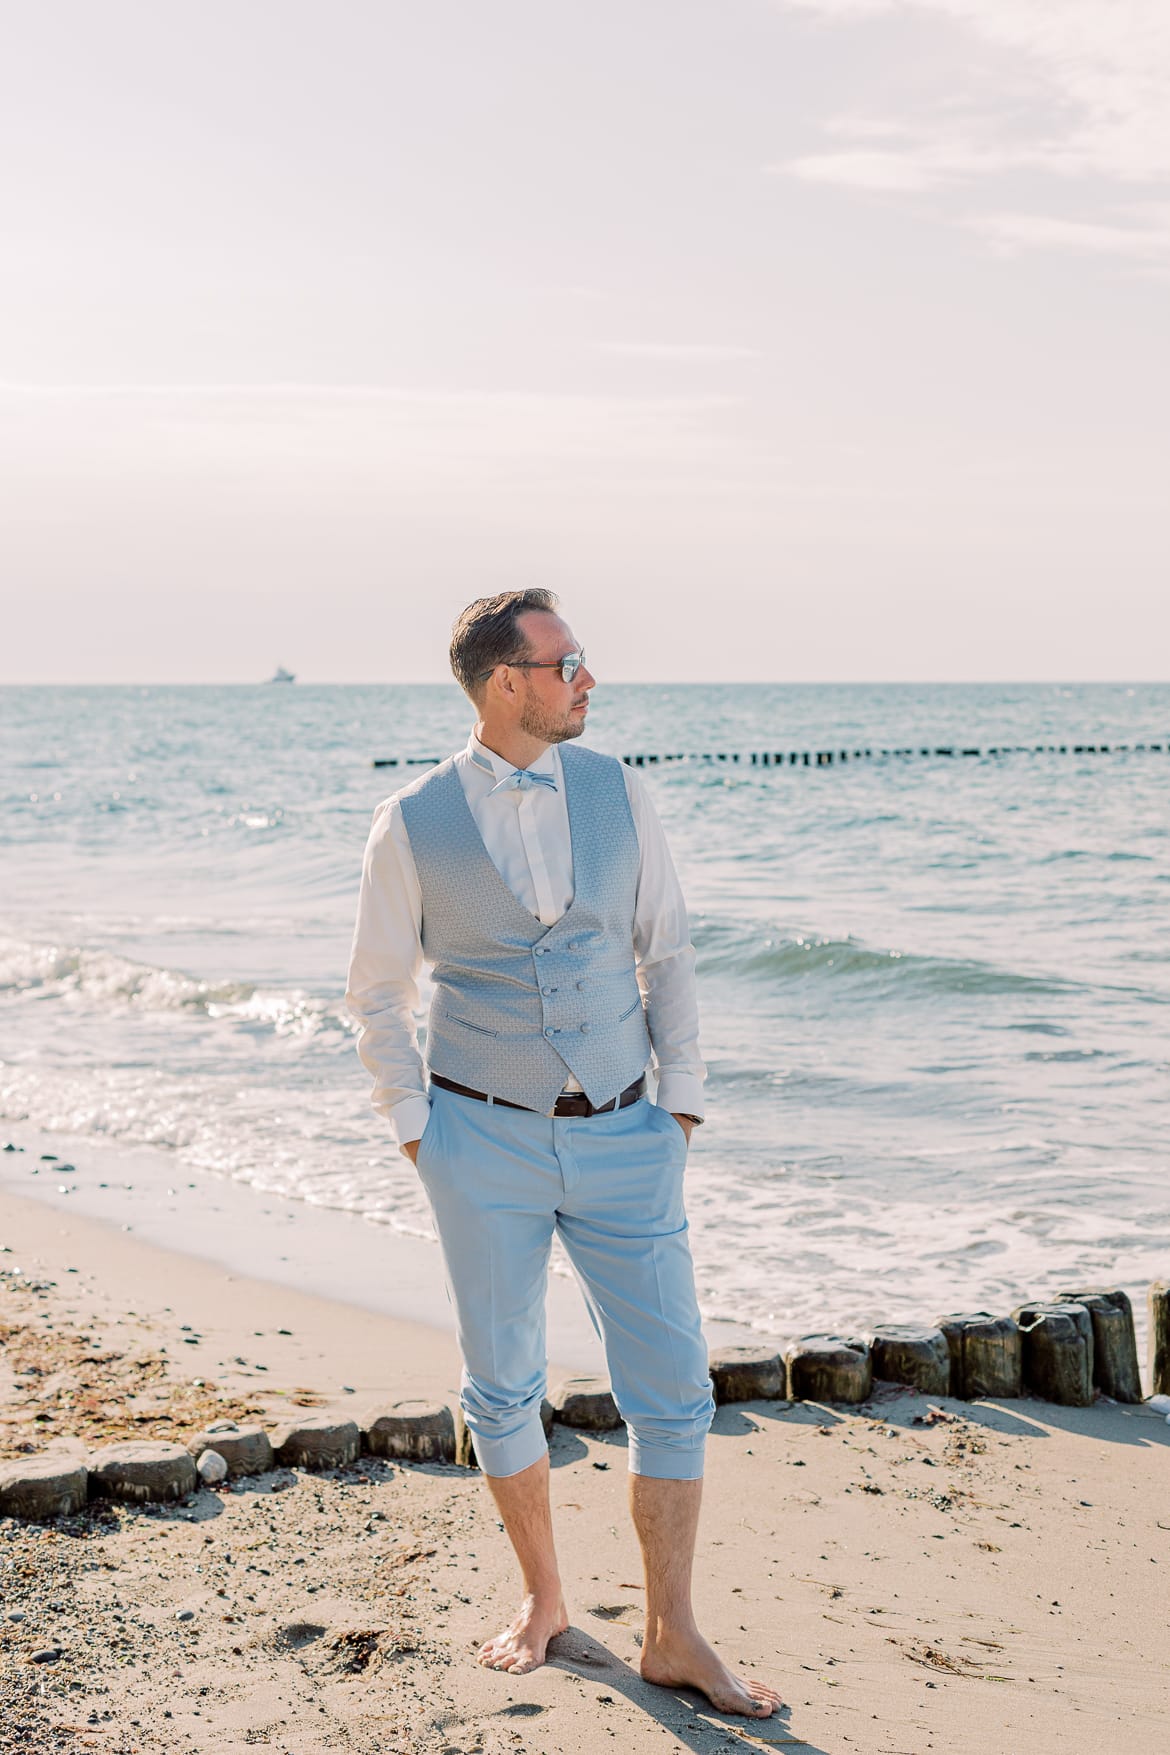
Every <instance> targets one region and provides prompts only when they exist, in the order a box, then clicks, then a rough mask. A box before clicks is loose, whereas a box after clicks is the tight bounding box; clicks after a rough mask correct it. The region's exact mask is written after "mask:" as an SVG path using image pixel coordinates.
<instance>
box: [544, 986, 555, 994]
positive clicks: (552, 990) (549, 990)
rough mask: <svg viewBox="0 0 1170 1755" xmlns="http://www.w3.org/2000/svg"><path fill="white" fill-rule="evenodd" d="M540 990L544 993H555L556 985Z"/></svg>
mask: <svg viewBox="0 0 1170 1755" xmlns="http://www.w3.org/2000/svg"><path fill="white" fill-rule="evenodd" d="M540 991H541V992H542V993H555V992H556V988H555V987H542V988H541V990H540Z"/></svg>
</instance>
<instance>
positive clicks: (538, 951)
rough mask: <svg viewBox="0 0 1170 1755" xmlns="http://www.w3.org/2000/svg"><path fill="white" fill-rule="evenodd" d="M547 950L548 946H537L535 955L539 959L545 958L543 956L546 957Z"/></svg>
mask: <svg viewBox="0 0 1170 1755" xmlns="http://www.w3.org/2000/svg"><path fill="white" fill-rule="evenodd" d="M547 949H548V946H547V945H537V947H536V953H535V954H536V955H537V956H538V957H543V956H544V953H545V951H546V950H547Z"/></svg>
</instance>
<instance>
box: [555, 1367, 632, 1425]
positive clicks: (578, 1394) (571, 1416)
mask: <svg viewBox="0 0 1170 1755" xmlns="http://www.w3.org/2000/svg"><path fill="white" fill-rule="evenodd" d="M552 1405H553V1407H554V1409H555V1410H556V1416H557V1419H558V1420H559V1421H560V1423H561V1425H562V1426H576V1427H578V1428H580V1429H581V1430H582V1431H586V1432H613V1431H615V1430H616V1429H617V1427H619V1426H621V1425H623V1424H624V1422H623V1420H622V1417H621V1415H620V1414H619V1413H618V1410H617V1403H616V1402H615V1401H614V1399H613V1391H612V1390H611V1389H610V1387H609V1383H608V1381H607V1380H606V1379H605V1378H604V1377H566V1379H565V1381H564V1382H563V1383H561V1384H558V1386H557V1388H556V1389H554V1390H553V1393H552Z"/></svg>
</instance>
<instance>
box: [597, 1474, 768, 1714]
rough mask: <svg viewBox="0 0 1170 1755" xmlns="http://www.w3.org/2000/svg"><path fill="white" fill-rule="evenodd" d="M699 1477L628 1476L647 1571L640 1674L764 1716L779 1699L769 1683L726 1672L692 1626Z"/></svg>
mask: <svg viewBox="0 0 1170 1755" xmlns="http://www.w3.org/2000/svg"><path fill="white" fill-rule="evenodd" d="M702 1497H703V1483H702V1481H656V1480H652V1479H651V1478H650V1477H649V1476H648V1475H631V1476H630V1514H631V1516H632V1517H633V1519H634V1528H635V1529H636V1530H637V1532H638V1540H639V1541H640V1542H641V1544H642V1564H643V1566H644V1567H645V1571H646V1633H645V1637H644V1639H643V1643H642V1665H641V1669H642V1676H643V1679H644V1680H645V1681H647V1682H657V1683H658V1684H660V1685H661V1686H662V1687H668V1688H669V1687H675V1688H678V1687H688V1688H697V1689H698V1690H699V1692H700V1693H701V1694H705V1695H706V1696H707V1699H708V1700H709V1701H710V1702H711V1705H712V1706H713V1707H715V1709H716V1711H718V1712H738V1713H743V1714H745V1715H746V1716H747V1717H748V1718H767V1717H768V1716H769V1714H770V1713H772V1712H774V1711H775V1710H776V1708H777V1707H778V1706H782V1705H783V1701H782V1700H781V1698H780V1696H779V1694H777V1692H776V1690H775V1689H774V1688H769V1687H767V1686H766V1685H765V1684H764V1683H763V1682H753V1681H749V1680H748V1679H747V1678H746V1677H741V1676H736V1675H733V1674H732V1672H731V1671H730V1670H729V1669H728V1668H727V1665H726V1664H725V1663H724V1662H723V1660H722V1659H721V1658H719V1657H717V1656H716V1654H715V1653H714V1652H713V1651H712V1649H711V1647H710V1646H709V1645H708V1644H707V1641H706V1640H705V1639H704V1638H703V1636H702V1634H701V1633H700V1632H699V1629H698V1627H697V1626H696V1625H695V1616H694V1611H693V1609H692V1608H691V1565H692V1562H693V1560H694V1554H695V1536H696V1534H697V1532H698V1527H699V1504H700V1501H701V1500H702Z"/></svg>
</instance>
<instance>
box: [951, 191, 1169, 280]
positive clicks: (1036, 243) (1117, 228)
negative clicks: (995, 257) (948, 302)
mask: <svg viewBox="0 0 1170 1755" xmlns="http://www.w3.org/2000/svg"><path fill="white" fill-rule="evenodd" d="M1130 216H1131V223H1130V224H1128V225H1119V224H1116V223H1105V222H1101V221H1091V220H1073V219H1054V218H1052V217H1051V216H1050V215H1047V214H1041V213H984V214H976V215H973V216H971V217H969V218H968V219H967V221H966V224H967V226H968V227H969V228H970V230H972V231H975V232H978V233H980V235H981V236H982V237H984V238H985V239H986V240H987V242H988V243H989V244H991V245H993V246H994V247H996V248H997V249H999V250H1000V251H1001V252H1002V253H1003V254H1015V253H1016V252H1018V251H1020V250H1075V251H1078V252H1080V253H1082V254H1089V255H1095V256H1117V257H1124V258H1126V259H1128V260H1130V261H1136V262H1144V263H1147V264H1149V265H1150V266H1153V267H1170V208H1167V207H1164V206H1162V205H1160V204H1156V203H1153V202H1151V203H1149V204H1148V205H1145V206H1140V207H1135V208H1132V209H1130Z"/></svg>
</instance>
